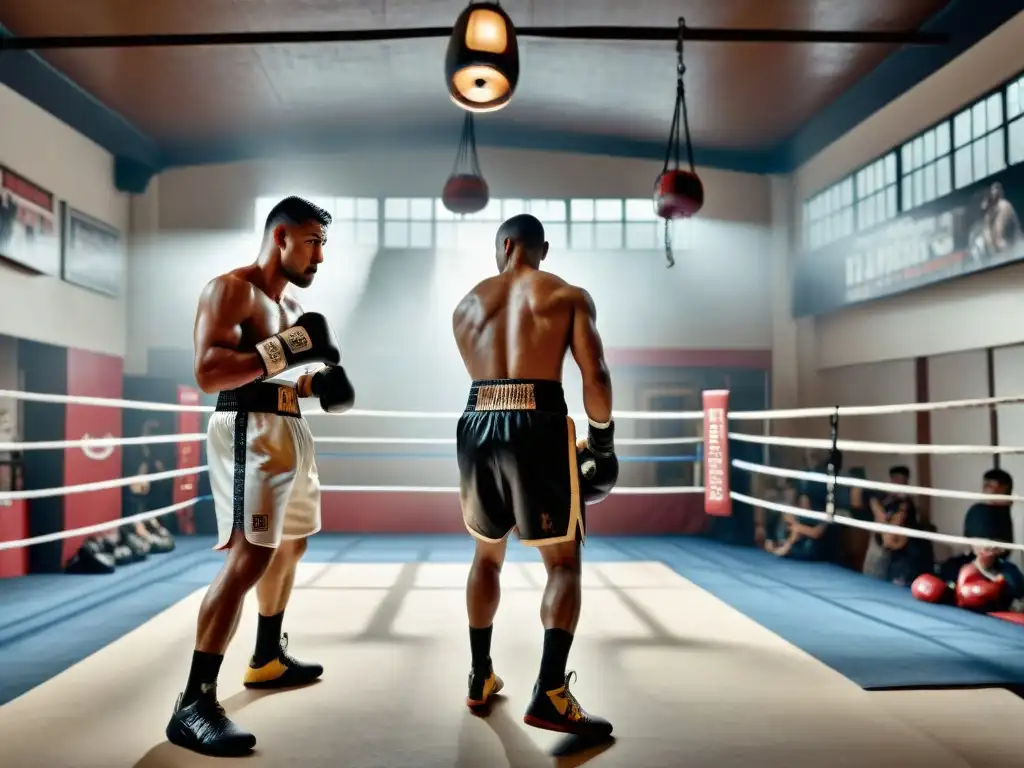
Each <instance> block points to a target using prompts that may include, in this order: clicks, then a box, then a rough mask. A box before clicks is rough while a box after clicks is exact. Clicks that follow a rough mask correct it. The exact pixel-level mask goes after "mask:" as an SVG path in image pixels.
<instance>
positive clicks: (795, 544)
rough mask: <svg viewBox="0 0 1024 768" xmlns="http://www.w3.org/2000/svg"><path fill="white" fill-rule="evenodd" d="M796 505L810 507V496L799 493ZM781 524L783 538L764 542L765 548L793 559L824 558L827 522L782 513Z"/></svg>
mask: <svg viewBox="0 0 1024 768" xmlns="http://www.w3.org/2000/svg"><path fill="white" fill-rule="evenodd" d="M796 505H797V506H798V507H800V508H801V509H807V510H810V509H812V505H811V497H810V496H808V495H807V494H806V493H802V494H800V497H799V498H798V499H797V503H796ZM782 525H783V526H784V529H785V531H786V535H785V538H784V539H783V540H782V541H781V543H778V542H777V541H776V540H769V541H766V542H765V549H766V550H767V551H768V552H771V553H772V554H774V555H777V556H779V557H789V558H792V559H794V560H823V559H825V555H826V554H827V553H826V552H825V539H824V537H825V532H826V530H827V529H828V524H827V523H824V522H818V521H816V520H808V519H807V518H801V517H798V516H797V515H784V516H783V521H782Z"/></svg>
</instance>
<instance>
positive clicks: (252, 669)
mask: <svg viewBox="0 0 1024 768" xmlns="http://www.w3.org/2000/svg"><path fill="white" fill-rule="evenodd" d="M287 651H288V633H287V632H285V633H284V635H282V637H281V646H280V649H279V650H278V654H277V657H276V658H274V659H271V660H270V661H268V662H265V663H260V660H258V659H256V658H255V657H253V659H252V660H251V661H250V662H249V667H248V668H247V669H246V670H245V678H244V680H243V681H242V682H243V685H245V687H246V688H259V689H264V690H273V689H277V688H294V687H296V686H299V685H306V684H307V683H312V682H313V681H314V680H316V679H317V678H319V677H320V675H322V674H323V673H324V668H323V666H322V665H320V664H307V663H305V662H301V661H298V660H296V659H294V658H293V657H292V656H290V655H289V654H288V653H287Z"/></svg>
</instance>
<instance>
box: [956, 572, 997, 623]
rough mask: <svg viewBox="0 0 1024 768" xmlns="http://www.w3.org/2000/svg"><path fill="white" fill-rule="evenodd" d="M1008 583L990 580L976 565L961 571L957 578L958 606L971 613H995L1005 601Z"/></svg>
mask: <svg viewBox="0 0 1024 768" xmlns="http://www.w3.org/2000/svg"><path fill="white" fill-rule="evenodd" d="M1005 587H1006V582H1005V581H1004V580H1003V579H1002V578H996V579H995V580H990V579H989V578H988V577H987V576H985V574H983V573H982V572H981V571H980V570H979V569H978V566H976V565H975V564H974V563H968V564H967V565H965V566H964V567H963V568H961V569H960V573H959V575H958V576H957V578H956V604H957V605H958V606H960V607H961V608H966V609H967V610H969V611H985V612H987V611H994V610H997V608H998V606H999V605H1000V604H1001V603H1002V601H1003V589H1005Z"/></svg>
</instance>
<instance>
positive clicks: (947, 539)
mask: <svg viewBox="0 0 1024 768" xmlns="http://www.w3.org/2000/svg"><path fill="white" fill-rule="evenodd" d="M904 487H906V486H904ZM730 495H731V496H732V498H733V501H740V502H743V503H745V504H750V505H751V506H754V507H761V508H762V509H771V510H774V511H776V512H782V513H783V514H787V515H796V516H798V517H806V518H809V519H811V520H818V521H819V522H823V523H827V522H829V519H828V515H826V514H825V513H824V512H816V511H814V510H810V509H803V508H801V507H792V506H790V505H788V504H778V503H776V502H774V501H765V500H764V499H756V498H754V497H753V496H747V495H745V494H742V493H737V492H736V491H733V492H732V493H731V494H730ZM832 522H833V523H839V524H840V525H846V526H849V527H850V528H861V529H863V530H865V531H873V532H874V533H894V534H896V535H897V536H906V537H907V538H910V539H926V540H928V541H941V542H944V543H946V544H959V545H967V546H969V547H993V548H997V549H1014V550H1020V551H1024V544H1014V543H1013V542H1009V541H993V540H991V539H969V538H967V537H966V536H950V535H949V534H946V533H933V532H932V531H921V530H918V529H916V528H907V527H905V526H902V525H890V524H888V523H874V522H869V521H867V520H858V519H857V518H855V517H846V516H845V515H835V516H834V517H833V518H832Z"/></svg>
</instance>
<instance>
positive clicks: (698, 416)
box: [0, 389, 1024, 421]
mask: <svg viewBox="0 0 1024 768" xmlns="http://www.w3.org/2000/svg"><path fill="white" fill-rule="evenodd" d="M0 398H8V399H11V400H27V401H32V402H37V403H64V404H73V405H89V406H95V407H98V408H122V409H125V410H141V411H173V412H178V413H212V412H213V410H214V409H213V406H209V405H181V404H179V403H154V402H146V401H142V400H118V399H113V398H106V397H81V396H77V395H53V394H46V393H42V392H21V391H18V390H13V389H0ZM1021 402H1024V395H1009V396H1005V397H985V398H975V399H971V400H947V401H943V402H938V403H906V404H900V405H858V406H840V407H839V408H835V407H831V406H826V407H821V408H792V409H790V410H778V411H730V412H729V418H730V419H732V420H736V421H771V420H773V419H776V420H777V419H808V418H821V417H826V418H827V417H830V416H833V415H837V414H838V415H839V416H876V415H883V414H894V413H920V412H922V411H943V410H949V409H953V408H980V407H985V406H993V405H1010V404H1013V403H1021ZM303 410H304V413H306V415H308V416H323V415H326V414H325V413H324V411H322V410H319V409H316V408H309V409H308V410H307V409H303ZM462 414H463V411H451V412H436V411H389V410H365V409H364V410H360V409H353V410H351V411H346V412H345V414H343V415H345V416H374V417H377V418H385V419H458V418H459V417H460V416H462ZM612 416H613V417H614V418H616V419H652V420H655V421H664V420H677V421H703V419H704V412H703V411H615V412H613V414H612ZM572 418H573V419H579V420H582V421H586V419H587V416H586V415H585V414H582V415H574V416H573V417H572Z"/></svg>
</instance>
